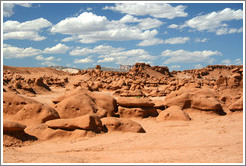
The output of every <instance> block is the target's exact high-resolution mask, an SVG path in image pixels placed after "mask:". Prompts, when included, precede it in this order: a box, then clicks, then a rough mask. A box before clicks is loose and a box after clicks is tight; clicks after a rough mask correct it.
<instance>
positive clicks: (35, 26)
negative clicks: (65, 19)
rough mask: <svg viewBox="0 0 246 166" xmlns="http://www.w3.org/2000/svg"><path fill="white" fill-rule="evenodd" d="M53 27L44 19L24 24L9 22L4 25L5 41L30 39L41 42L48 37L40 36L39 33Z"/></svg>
mask: <svg viewBox="0 0 246 166" xmlns="http://www.w3.org/2000/svg"><path fill="white" fill-rule="evenodd" d="M51 25H52V24H51V23H50V22H49V21H48V20H46V19H44V18H38V19H35V20H31V21H26V22H23V23H20V22H18V21H12V20H9V21H6V22H4V23H3V39H4V40H8V39H19V40H23V39H28V40H33V41H41V40H44V39H46V37H44V36H40V35H39V34H38V32H39V31H40V30H41V29H43V28H47V27H50V26H51Z"/></svg>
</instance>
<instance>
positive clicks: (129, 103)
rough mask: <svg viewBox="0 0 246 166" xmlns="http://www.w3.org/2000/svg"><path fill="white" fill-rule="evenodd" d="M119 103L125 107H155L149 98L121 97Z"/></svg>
mask: <svg viewBox="0 0 246 166" xmlns="http://www.w3.org/2000/svg"><path fill="white" fill-rule="evenodd" d="M117 103H118V104H119V105H120V106H124V107H153V106H154V105H155V104H154V103H153V102H152V100H151V99H148V98H137V97H119V98H118V100H117Z"/></svg>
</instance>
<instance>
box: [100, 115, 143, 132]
mask: <svg viewBox="0 0 246 166" xmlns="http://www.w3.org/2000/svg"><path fill="white" fill-rule="evenodd" d="M101 121H102V124H103V125H105V126H106V128H107V129H108V131H109V132H110V131H121V132H135V133H145V130H144V129H143V127H142V126H141V125H140V124H139V123H137V122H135V121H132V120H130V119H125V118H115V117H105V118H102V119H101Z"/></svg>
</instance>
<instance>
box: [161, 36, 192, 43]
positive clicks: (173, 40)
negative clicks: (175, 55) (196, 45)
mask: <svg viewBox="0 0 246 166" xmlns="http://www.w3.org/2000/svg"><path fill="white" fill-rule="evenodd" d="M189 40H190V38H189V37H174V38H169V39H166V40H165V44H184V43H186V42H188V41H189Z"/></svg>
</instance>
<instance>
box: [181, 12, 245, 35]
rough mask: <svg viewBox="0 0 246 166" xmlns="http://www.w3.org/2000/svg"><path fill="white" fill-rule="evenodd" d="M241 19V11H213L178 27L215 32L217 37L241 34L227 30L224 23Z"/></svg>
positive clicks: (233, 29) (233, 30)
mask: <svg viewBox="0 0 246 166" xmlns="http://www.w3.org/2000/svg"><path fill="white" fill-rule="evenodd" d="M242 19H243V10H241V9H238V10H233V9H231V8H225V9H223V10H221V11H217V12H216V11H214V12H211V13H208V14H205V15H200V16H196V17H194V18H192V19H190V20H188V21H186V22H185V24H184V25H181V26H178V27H180V28H184V27H190V28H193V29H196V30H198V31H207V32H215V33H216V34H217V35H222V34H230V33H239V32H242V30H241V29H235V28H228V25H227V24H226V23H225V22H227V21H232V20H242ZM225 27H226V28H225Z"/></svg>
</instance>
